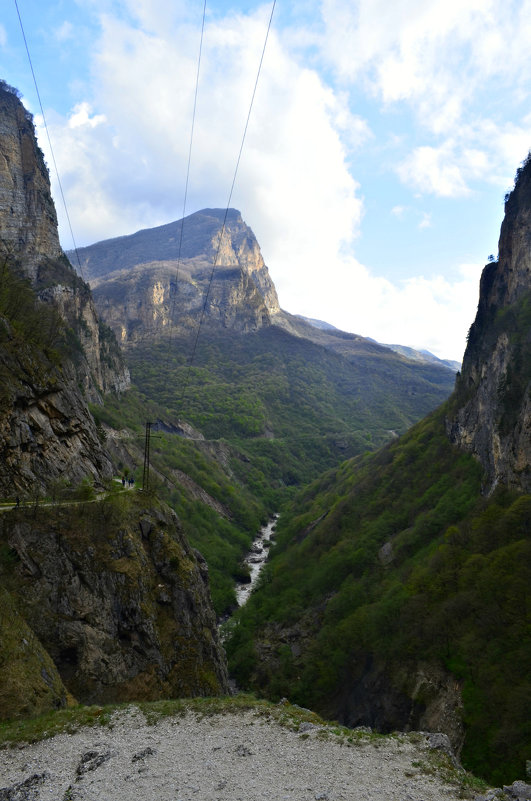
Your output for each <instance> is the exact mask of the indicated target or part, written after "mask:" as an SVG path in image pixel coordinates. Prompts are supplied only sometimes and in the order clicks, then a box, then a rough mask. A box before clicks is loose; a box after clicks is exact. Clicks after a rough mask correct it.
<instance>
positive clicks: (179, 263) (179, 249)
mask: <svg viewBox="0 0 531 801" xmlns="http://www.w3.org/2000/svg"><path fill="white" fill-rule="evenodd" d="M205 17H206V0H204V4H203V19H202V22H201V37H200V41H199V55H198V58H197V74H196V78H195V92H194V107H193V112H192V125H191V129H190V145H189V148H188V164H187V167H186V181H185V186H184V198H183V213H182V217H181V230H180V234H179V248H178V252H177V272H176V277H175V291H174V293H173V300H172V302H171V304H170V333H169V341H168V355H167V359H166V364H165V366H164V384H163V390H164V389H166V385H167V382H168V367H169V361H170V358H171V345H172V338H173V337H172V335H173V316H174V314H175V306H176V303H177V292H178V290H179V268H180V265H181V253H182V245H183V231H184V218H185V216H186V203H187V199H188V184H189V181H190V165H191V163H192V144H193V140H194V128H195V117H196V111H197V95H198V90H199V74H200V71H201V55H202V52H203V38H204V33H205ZM170 295H171V281H170Z"/></svg>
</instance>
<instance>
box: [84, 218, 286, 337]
mask: <svg viewBox="0 0 531 801" xmlns="http://www.w3.org/2000/svg"><path fill="white" fill-rule="evenodd" d="M224 220H225V210H223V209H204V210H203V211H199V212H196V213H195V214H192V215H190V216H189V217H186V218H185V219H184V220H179V221H178V222H173V223H169V224H168V225H162V226H159V227H158V228H151V229H147V230H144V231H138V232H137V233H136V234H132V235H131V236H123V237H119V238H117V239H110V240H106V241H105V242H99V243H96V244H95V245H90V246H89V247H86V248H81V249H79V251H78V255H79V258H80V262H81V265H82V268H83V273H84V274H85V275H86V276H87V278H88V280H89V281H90V283H91V286H92V290H93V293H94V298H95V301H96V305H97V308H98V311H99V313H100V314H101V315H102V317H103V319H104V320H105V321H106V323H107V324H108V325H110V326H111V328H112V329H113V331H114V333H115V334H116V336H117V339H118V340H119V341H120V342H121V343H123V344H127V343H134V342H135V341H138V340H139V339H145V338H146V336H147V337H149V338H153V339H157V338H160V337H162V336H164V335H166V334H168V332H169V331H170V330H174V329H175V328H177V329H180V330H182V329H183V328H184V329H186V328H188V327H190V326H194V327H195V325H196V324H197V319H198V316H199V315H200V314H201V313H202V310H203V309H204V322H205V324H207V325H214V326H221V327H223V328H230V329H233V330H235V331H244V332H245V331H255V330H257V329H259V328H261V327H262V326H264V325H270V324H271V321H272V320H273V319H274V318H275V316H276V315H279V314H280V307H279V303H278V297H277V293H276V290H275V287H274V284H273V282H272V280H271V278H270V276H269V272H268V270H267V267H266V265H265V264H264V260H263V258H262V254H261V252H260V247H259V245H258V242H257V241H256V237H255V236H254V234H253V232H252V231H251V229H250V228H249V227H248V226H247V225H246V224H245V223H244V221H243V220H242V217H241V214H240V212H239V211H236V210H235V209H229V211H228V213H227V216H226V221H225V226H223V222H224ZM70 256H71V257H72V254H70Z"/></svg>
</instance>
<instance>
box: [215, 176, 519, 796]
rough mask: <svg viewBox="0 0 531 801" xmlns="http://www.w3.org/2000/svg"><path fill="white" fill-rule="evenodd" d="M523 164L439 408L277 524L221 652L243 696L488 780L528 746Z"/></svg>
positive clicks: (348, 466)
mask: <svg viewBox="0 0 531 801" xmlns="http://www.w3.org/2000/svg"><path fill="white" fill-rule="evenodd" d="M530 172H531V166H530V164H529V161H528V162H526V164H525V165H524V168H523V169H521V170H519V172H518V174H517V181H516V184H515V189H514V192H513V193H512V194H511V196H510V197H509V198H508V199H507V202H506V212H507V213H506V218H505V222H504V226H503V228H502V237H501V239H500V258H499V261H498V262H496V263H494V264H492V265H488V266H487V267H486V268H485V272H484V275H483V278H482V284H481V296H480V303H479V308H478V315H477V318H476V321H475V323H474V326H473V327H472V329H471V333H470V341H469V346H468V348H467V352H466V354H465V359H464V362H463V371H462V374H461V376H460V377H459V379H458V382H457V389H456V392H455V393H454V395H453V396H452V397H451V399H450V400H449V401H448V402H447V403H445V404H444V405H443V406H442V407H441V408H440V409H438V410H437V411H436V412H434V413H432V414H431V415H430V416H429V417H427V418H426V419H425V420H423V421H422V422H420V423H418V424H417V425H415V426H414V427H413V428H412V429H411V430H410V431H408V432H407V433H406V434H405V435H404V436H403V437H401V438H400V439H399V440H398V441H396V442H393V443H392V444H390V445H388V446H386V447H384V448H383V449H382V450H380V451H378V452H377V453H375V454H372V455H364V456H360V457H357V458H354V459H351V460H350V461H347V462H345V463H344V464H343V465H341V466H340V467H339V468H337V469H334V470H331V471H329V472H327V473H325V474H324V476H322V477H321V478H320V479H318V480H317V481H316V482H314V483H312V484H311V485H310V486H309V487H308V488H306V489H304V490H303V491H301V492H300V493H299V494H298V495H297V496H296V498H295V500H294V502H293V503H292V504H290V505H288V506H287V507H286V508H285V511H284V512H283V514H282V516H281V519H280V521H279V524H278V528H277V532H278V535H277V545H276V547H275V548H274V550H273V553H272V555H271V560H270V563H269V565H268V567H267V569H266V571H265V573H264V575H263V579H262V581H261V584H260V586H259V589H258V590H257V592H256V593H255V594H254V595H253V596H252V597H251V599H250V601H249V603H248V605H247V607H246V608H244V609H243V610H242V611H241V612H240V613H239V616H237V618H236V620H235V621H234V622H233V624H232V628H231V631H232V638H231V640H230V642H229V643H228V649H229V654H230V659H231V664H232V669H233V671H234V673H235V675H236V678H237V680H238V681H239V683H240V684H241V685H242V686H250V687H253V688H255V689H257V690H259V691H261V692H264V693H266V694H267V695H268V696H270V697H272V698H278V697H280V696H282V695H287V696H288V697H289V698H290V699H292V700H294V701H296V702H297V703H299V704H301V705H304V706H310V707H312V708H315V709H316V710H319V711H321V712H322V713H324V714H326V715H328V716H331V717H337V718H338V719H339V720H340V721H342V722H345V723H348V724H349V725H356V724H364V725H370V726H375V727H377V728H378V729H381V730H386V731H387V730H392V729H394V728H404V727H409V726H411V727H413V728H429V729H431V730H434V729H435V730H442V731H445V732H446V733H447V734H448V735H449V736H450V738H451V739H452V741H453V743H454V746H455V747H457V748H458V749H460V748H461V746H462V759H463V762H464V764H465V765H466V766H467V767H469V768H470V769H472V770H474V771H475V772H477V773H479V774H481V775H483V776H485V777H487V778H488V779H489V780H491V781H494V782H501V781H503V782H508V781H509V780H511V779H514V778H518V777H522V776H524V775H525V762H526V759H528V758H529V753H530V751H529V749H530V746H531V597H530V587H531V497H530V496H529V494H528V486H529V474H530V464H529V434H528V432H529V426H530V402H531V397H530V376H529V363H530V357H531V354H530V351H529V343H530V341H531V340H530V318H529V293H530V289H531V286H530V285H531V270H530V262H529V253H528V248H526V247H525V242H528V241H529V232H530V230H531V229H530V227H529V220H530V209H531V191H530V188H531V182H530Z"/></svg>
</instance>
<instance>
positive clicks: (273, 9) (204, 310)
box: [180, 0, 276, 409]
mask: <svg viewBox="0 0 531 801" xmlns="http://www.w3.org/2000/svg"><path fill="white" fill-rule="evenodd" d="M275 6H276V0H273V5H272V7H271V14H270V16H269V22H268V25H267V31H266V35H265V40H264V46H263V48H262V54H261V56H260V63H259V65H258V71H257V73H256V79H255V82H254V88H253V93H252V96H251V102H250V104H249V111H248V113H247V119H246V122H245V127H244V130H243V136H242V141H241V144H240V150H239V152H238V158H237V159H236V167H235V169H234V175H233V178H232V184H231V187H230V192H229V199H228V201H227V207H226V209H225V216H224V218H223V225H222V226H221V233H220V236H219V242H218V247H217V251H216V255H215V258H214V263H213V265H212V270H211V273H210V279H209V282H208V285H207V291H206V293H205V300H204V303H203V307H202V309H201V316H200V318H199V325H198V327H197V332H196V335H195V340H194V344H193V347H192V355H191V357H190V361H189V364H188V371H187V374H186V377H185V380H184V386H183V390H182V393H181V399H180V406H181V409H182V406H183V403H184V398H185V395H186V391H187V389H188V384H189V382H190V374H191V369H192V365H193V363H194V359H195V354H196V350H197V343H198V341H199V334H200V332H201V327H202V325H203V320H204V318H205V313H206V308H207V304H208V298H209V295H210V289H211V287H212V281H213V279H214V273H215V271H216V267H217V263H218V258H219V254H220V251H221V245H222V243H223V236H224V234H225V228H226V225H227V216H228V213H229V208H230V204H231V200H232V194H233V191H234V186H235V184H236V176H237V174H238V169H239V167H240V161H241V157H242V152H243V146H244V144H245V139H246V136H247V129H248V127H249V120H250V118H251V112H252V109H253V104H254V98H255V95H256V89H257V87H258V80H259V78H260V73H261V71H262V64H263V61H264V55H265V51H266V47H267V41H268V39H269V32H270V30H271V25H272V23H273V14H274V13H275Z"/></svg>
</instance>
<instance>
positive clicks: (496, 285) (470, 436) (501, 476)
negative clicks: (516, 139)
mask: <svg viewBox="0 0 531 801" xmlns="http://www.w3.org/2000/svg"><path fill="white" fill-rule="evenodd" d="M530 245H531V163H530V161H529V159H528V160H527V162H526V164H525V165H524V167H522V168H520V169H519V170H518V172H517V179H516V182H515V188H514V190H513V191H512V192H511V193H510V195H509V196H508V197H507V200H506V204H505V218H504V221H503V224H502V228H501V234H500V241H499V260H498V261H497V262H493V263H491V264H487V266H486V267H485V269H484V271H483V275H482V277H481V286H480V299H479V305H478V311H477V316H476V319H475V321H474V323H473V325H472V327H471V329H470V334H469V341H468V346H467V349H466V353H465V356H464V360H463V370H462V374H461V376H460V377H459V378H458V382H457V386H456V401H455V406H456V407H457V408H456V410H455V412H454V414H453V415H452V416H450V417H449V419H448V424H447V428H448V432H449V435H450V438H451V440H452V441H453V442H455V443H457V444H458V445H459V446H460V447H462V448H464V449H466V450H468V451H471V452H472V453H474V454H475V455H476V456H477V457H478V458H479V460H480V461H481V464H482V465H483V467H484V469H485V471H486V473H487V485H486V487H485V491H486V492H487V493H490V492H492V490H493V489H494V488H495V487H496V486H497V484H498V483H501V484H505V485H507V486H509V487H512V488H515V489H519V490H523V491H525V492H530V491H531V391H530V388H531V247H530Z"/></svg>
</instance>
